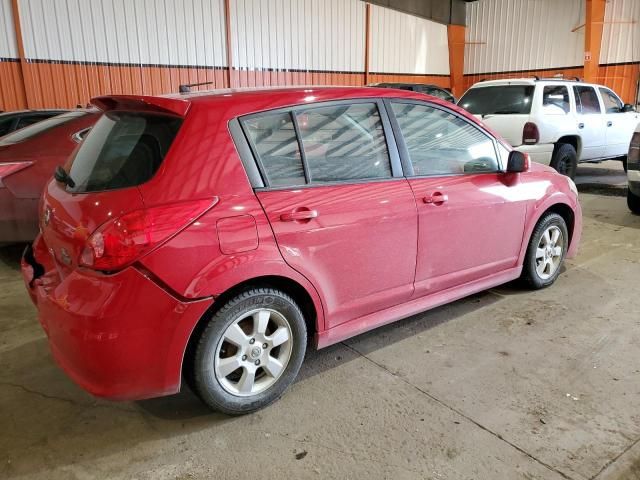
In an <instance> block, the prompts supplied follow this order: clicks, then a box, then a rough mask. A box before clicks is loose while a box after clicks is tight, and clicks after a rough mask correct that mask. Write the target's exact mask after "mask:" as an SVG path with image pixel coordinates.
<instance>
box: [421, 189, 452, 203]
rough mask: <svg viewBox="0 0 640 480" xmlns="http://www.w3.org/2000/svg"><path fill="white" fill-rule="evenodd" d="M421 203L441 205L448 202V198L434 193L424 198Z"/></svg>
mask: <svg viewBox="0 0 640 480" xmlns="http://www.w3.org/2000/svg"><path fill="white" fill-rule="evenodd" d="M422 201H423V202H424V203H428V204H431V205H442V204H443V203H447V202H448V201H449V196H448V195H446V194H444V193H442V192H434V193H432V194H431V195H427V196H426V197H424V198H423V199H422Z"/></svg>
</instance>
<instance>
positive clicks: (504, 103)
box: [458, 85, 534, 115]
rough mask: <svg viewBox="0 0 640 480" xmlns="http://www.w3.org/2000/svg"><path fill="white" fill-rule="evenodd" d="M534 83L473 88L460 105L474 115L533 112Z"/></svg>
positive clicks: (459, 102) (461, 100) (463, 97)
mask: <svg viewBox="0 0 640 480" xmlns="http://www.w3.org/2000/svg"><path fill="white" fill-rule="evenodd" d="M533 91H534V86H533V85H496V86H492V87H477V88H472V89H470V90H468V91H467V93H465V94H464V95H463V96H462V98H461V99H460V100H459V101H458V105H459V106H461V107H462V108H464V109H465V110H467V111H468V112H470V113H473V114H474V115H517V114H521V115H522V114H524V115H526V114H529V113H530V112H531V99H532V97H533Z"/></svg>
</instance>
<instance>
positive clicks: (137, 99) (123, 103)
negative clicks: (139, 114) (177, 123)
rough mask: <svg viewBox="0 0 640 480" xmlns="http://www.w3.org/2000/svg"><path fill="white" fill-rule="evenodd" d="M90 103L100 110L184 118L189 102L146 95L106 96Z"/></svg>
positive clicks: (94, 99)
mask: <svg viewBox="0 0 640 480" xmlns="http://www.w3.org/2000/svg"><path fill="white" fill-rule="evenodd" d="M91 103H92V104H93V105H95V106H96V107H98V108H99V109H100V110H103V111H108V110H141V111H146V112H158V113H171V114H173V115H179V116H181V117H184V116H185V115H186V114H187V112H188V111H189V107H190V106H191V102H190V101H188V100H185V99H179V98H170V97H153V96H146V95H106V96H103V97H96V98H93V99H91Z"/></svg>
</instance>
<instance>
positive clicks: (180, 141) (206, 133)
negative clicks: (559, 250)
mask: <svg viewBox="0 0 640 480" xmlns="http://www.w3.org/2000/svg"><path fill="white" fill-rule="evenodd" d="M363 97H375V98H378V97H402V98H413V99H416V100H422V101H425V96H424V95H422V94H415V93H411V92H408V91H396V90H389V89H366V88H314V89H300V88H297V89H274V90H266V91H265V90H262V91H244V92H235V91H223V92H220V93H218V94H215V95H214V94H209V95H197V94H196V95H191V96H181V97H176V98H174V99H173V100H172V99H171V98H169V99H167V98H163V99H162V100H161V101H157V100H155V99H154V98H153V97H145V98H134V97H129V98H124V99H123V98H119V99H114V102H111V103H109V102H106V103H105V102H103V104H104V105H112V104H113V105H115V104H128V105H129V108H131V107H132V106H135V104H136V103H135V102H141V103H140V105H143V104H147V105H148V104H154V103H155V102H158V103H161V104H162V107H163V108H169V109H173V111H177V110H176V109H175V108H178V107H180V108H182V107H184V103H185V102H186V103H188V104H189V106H188V108H187V109H184V111H186V112H187V113H186V117H185V121H184V124H183V127H182V129H181V130H180V132H179V133H178V136H177V138H176V140H175V142H174V144H173V146H172V148H171V150H170V151H169V153H168V155H167V157H166V158H165V160H164V162H163V164H162V166H161V168H160V169H159V171H158V172H157V174H156V175H155V176H154V177H153V178H152V179H151V180H149V181H148V182H147V183H145V184H143V185H141V186H139V187H137V188H128V189H124V190H117V191H108V192H101V193H91V194H75V195H73V194H69V193H67V192H66V190H64V189H62V188H61V187H60V186H59V185H58V184H57V183H56V182H55V181H52V182H50V183H49V184H48V186H47V189H46V191H45V195H44V201H43V203H44V208H51V209H52V212H53V217H52V219H51V221H50V222H49V225H46V226H43V230H44V232H43V235H42V236H41V237H39V239H38V241H37V242H36V244H35V251H36V253H35V255H36V259H37V260H38V261H39V262H40V263H41V264H42V265H44V267H45V270H46V274H45V275H44V276H43V277H41V278H40V279H38V280H36V281H35V282H34V285H33V287H29V290H30V294H31V296H32V298H33V299H34V301H35V303H36V305H37V307H38V311H39V316H40V320H41V322H42V324H43V326H44V328H45V330H47V332H48V334H49V339H50V343H51V347H52V351H53V353H54V356H55V357H56V359H57V361H58V362H59V363H60V365H61V366H62V367H63V368H64V369H65V370H66V371H67V372H68V373H69V375H70V376H71V377H72V378H74V379H75V380H76V381H77V382H78V383H79V384H80V385H82V386H83V387H85V388H86V389H88V390H89V391H91V392H93V393H95V394H96V395H102V396H106V397H113V398H143V397H150V396H157V395H163V394H168V393H173V392H176V391H177V390H178V389H179V385H180V369H181V365H182V360H183V355H184V351H185V348H186V345H187V341H188V339H189V335H190V333H191V332H192V330H193V329H194V327H195V326H196V324H197V322H198V321H199V320H200V318H202V316H203V314H204V312H205V311H206V309H207V308H208V307H209V306H210V305H211V304H212V302H213V303H214V304H215V300H214V299H215V297H217V296H219V295H220V294H223V293H225V292H226V291H227V290H228V289H230V288H232V287H234V286H236V285H238V284H240V283H243V282H246V281H249V280H255V279H259V278H260V277H266V276H268V277H279V278H282V279H286V280H288V281H290V282H295V283H297V284H298V285H299V286H300V287H301V288H302V289H304V290H305V291H306V292H307V294H308V296H309V297H310V298H311V300H312V304H313V305H312V308H313V309H314V310H315V314H316V315H315V317H316V329H317V333H316V341H317V344H318V345H319V346H326V345H329V344H331V343H334V342H337V341H340V340H342V339H345V338H348V337H349V336H352V335H355V334H358V333H361V332H363V331H366V330H368V329H371V328H374V327H376V326H378V325H382V324H384V323H389V322H391V321H394V320H397V319H399V318H402V317H404V316H407V315H411V314H413V313H417V312H419V311H421V310H424V309H426V308H429V307H433V306H436V305H441V304H443V303H446V302H448V301H452V300H454V299H457V298H460V297H462V296H465V295H468V294H470V293H474V292H477V291H480V290H482V289H486V288H489V287H491V286H495V285H497V284H500V283H503V282H506V281H509V280H511V279H514V278H517V276H518V275H519V274H520V271H521V268H522V262H523V258H524V252H525V250H526V245H527V241H528V238H529V236H530V234H531V231H532V229H533V227H534V225H535V223H536V222H537V220H538V219H539V218H540V216H541V215H542V214H543V213H544V212H545V210H547V209H548V208H549V207H551V206H553V205H556V204H559V203H560V204H564V205H567V206H568V207H569V208H571V209H572V210H573V212H574V214H575V217H576V221H575V225H574V228H573V238H572V241H571V244H570V249H569V255H573V254H575V252H576V249H577V246H578V243H579V239H580V231H581V228H582V223H581V213H580V206H579V204H578V203H577V199H576V197H575V196H574V195H573V194H572V193H571V189H570V187H569V183H568V180H567V179H566V178H565V177H562V176H560V175H558V174H557V173H555V172H554V171H553V170H551V169H550V168H547V167H543V166H540V165H533V166H532V167H531V170H529V171H527V172H525V173H521V174H477V175H467V176H459V177H440V178H437V179H436V178H421V179H409V180H407V179H406V178H402V177H401V178H396V179H393V180H389V181H381V182H370V183H367V182H364V183H353V184H340V185H328V186H319V187H314V188H298V189H281V190H270V191H259V192H258V193H257V194H256V193H254V191H253V190H252V188H251V185H250V184H249V181H248V179H247V175H246V173H245V171H244V168H243V167H242V164H241V161H240V159H239V157H238V154H237V152H236V149H235V146H234V144H233V141H232V139H231V137H230V135H229V132H228V127H227V125H228V122H229V120H231V119H233V118H236V117H237V116H239V115H244V114H248V113H253V112H259V111H263V110H269V109H274V108H279V107H286V106H291V105H298V104H305V103H314V102H320V101H330V100H339V99H351V98H363ZM430 101H432V102H433V103H438V104H439V105H441V106H442V107H444V108H449V109H452V110H455V111H457V112H459V113H461V114H462V115H464V116H466V118H468V119H469V121H470V122H476V120H475V119H474V118H473V117H471V116H469V115H467V114H466V113H465V112H464V111H462V110H460V109H458V108H457V107H455V106H452V105H451V104H449V103H446V102H442V101H438V100H436V99H430ZM172 102H175V105H173V106H172V105H171V103H172ZM174 107H175V108H174ZM145 108H148V107H145ZM437 193H439V194H441V195H440V197H438V196H437V195H436V196H435V199H436V200H437V199H438V198H440V199H442V198H443V197H444V196H445V195H446V198H447V202H444V203H442V202H440V201H439V200H438V201H435V202H432V203H425V202H424V201H423V198H424V197H433V195H434V194H437ZM207 198H211V199H213V198H216V199H217V203H216V204H215V206H213V207H212V208H211V209H210V210H208V211H207V212H206V213H205V214H204V215H202V216H201V217H199V218H198V219H197V221H194V222H193V223H192V224H191V225H189V226H188V227H187V228H185V229H184V230H182V231H180V233H178V234H176V235H175V236H173V237H172V238H171V239H170V240H168V241H167V242H166V243H164V244H162V245H161V246H159V247H158V248H156V249H155V250H153V251H152V252H151V253H149V254H147V255H145V256H143V257H142V258H140V259H138V260H137V261H136V262H135V263H134V264H133V265H131V266H128V267H126V268H125V269H123V270H121V271H119V272H117V273H112V274H104V273H99V272H94V271H92V270H89V269H86V268H82V267H78V263H77V259H78V256H79V254H80V251H81V248H82V246H83V245H84V242H85V240H86V237H87V235H89V234H91V233H92V232H93V231H94V230H95V229H96V228H98V227H99V226H100V225H101V224H102V223H104V222H105V221H107V220H108V219H109V218H111V217H112V216H114V215H122V214H124V213H126V212H128V211H132V210H135V209H139V208H152V207H154V206H157V205H165V204H169V203H172V202H177V201H186V200H200V199H207ZM307 210H314V211H316V212H317V216H315V217H313V218H308V219H304V220H295V219H293V220H292V221H290V220H289V219H287V217H286V215H288V214H290V213H291V212H300V211H307ZM283 215H284V216H285V217H284V220H283ZM62 249H65V250H66V252H67V253H68V254H69V256H70V258H71V260H70V261H69V262H66V263H65V261H64V258H62V257H61V255H60V254H61V251H62ZM23 273H24V275H25V280H26V282H27V284H29V283H31V278H32V274H33V273H32V269H31V267H30V266H28V265H27V264H26V263H24V264H23Z"/></svg>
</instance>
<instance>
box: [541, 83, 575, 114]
mask: <svg viewBox="0 0 640 480" xmlns="http://www.w3.org/2000/svg"><path fill="white" fill-rule="evenodd" d="M542 107H543V111H544V113H545V115H554V114H555V115H562V114H565V113H569V111H571V104H570V102H569V90H568V89H567V87H565V86H564V85H547V86H545V87H544V88H543V89H542Z"/></svg>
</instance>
